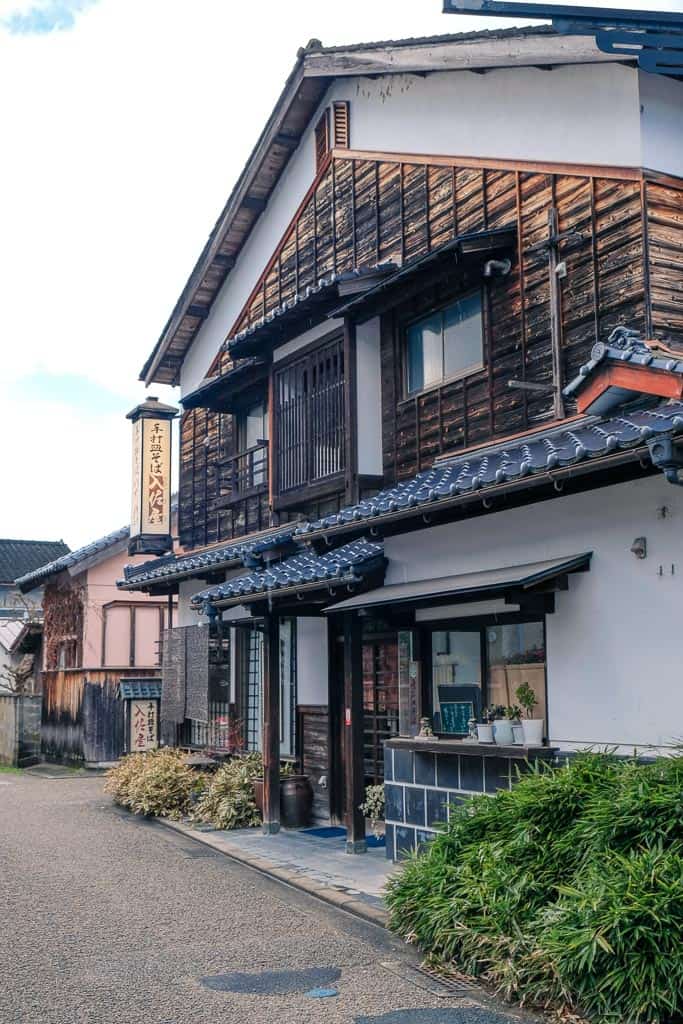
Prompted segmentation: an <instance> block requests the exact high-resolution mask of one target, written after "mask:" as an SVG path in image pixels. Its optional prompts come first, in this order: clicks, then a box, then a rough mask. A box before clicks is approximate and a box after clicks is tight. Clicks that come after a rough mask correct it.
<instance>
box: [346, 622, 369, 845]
mask: <svg viewBox="0 0 683 1024" xmlns="http://www.w3.org/2000/svg"><path fill="white" fill-rule="evenodd" d="M361 643H362V636H361V620H360V619H359V618H358V616H357V615H354V613H353V612H346V613H345V614H344V750H345V758H344V760H345V763H346V852H347V853H365V851H366V849H367V844H366V842H365V817H364V815H363V812H362V811H361V809H360V805H361V804H362V802H363V799H364V796H365V780H364V772H363V660H362V647H361Z"/></svg>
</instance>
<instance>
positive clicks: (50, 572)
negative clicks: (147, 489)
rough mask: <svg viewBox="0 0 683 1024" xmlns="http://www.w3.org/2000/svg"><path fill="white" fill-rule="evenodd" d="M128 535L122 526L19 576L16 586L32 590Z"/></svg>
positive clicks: (128, 531)
mask: <svg viewBox="0 0 683 1024" xmlns="http://www.w3.org/2000/svg"><path fill="white" fill-rule="evenodd" d="M129 534H130V527H129V526H122V527H121V529H120V530H114V532H113V533H108V534H107V535H106V537H100V539H99V540H94V541H92V542H91V543H90V544H86V545H85V546H84V547H82V548H78V550H77V551H71V552H69V553H68V554H63V555H62V557H61V558H55V559H54V560H53V561H51V562H46V563H43V564H41V565H40V566H39V567H38V568H36V569H34V570H33V571H32V572H27V573H26V574H25V575H23V576H20V577H19V578H18V579H17V584H18V586H19V587H20V589H21V590H23V591H24V592H25V591H27V590H32V589H33V588H34V587H37V586H40V584H41V583H43V582H44V581H45V580H46V579H47V578H48V577H49V576H54V575H55V574H56V573H58V572H63V571H64V570H65V569H72V568H73V567H74V566H75V565H78V564H79V563H80V562H85V561H86V559H88V558H92V557H93V555H97V554H99V553H100V551H106V550H107V549H108V548H110V547H113V545H114V544H118V543H119V541H122V540H125V539H126V538H127V537H128V536H129ZM67 551H68V549H67Z"/></svg>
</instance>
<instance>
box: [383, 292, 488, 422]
mask: <svg viewBox="0 0 683 1024" xmlns="http://www.w3.org/2000/svg"><path fill="white" fill-rule="evenodd" d="M472 295H479V297H480V300H481V362H480V363H477V365H476V366H468V367H466V368H465V369H463V370H460V371H458V372H457V373H451V374H448V376H445V375H444V376H443V377H441V378H440V379H439V380H435V381H432V382H431V383H429V384H425V385H424V386H423V387H421V388H416V389H415V390H414V391H411V390H410V389H409V386H408V382H409V363H408V331H409V330H410V328H411V327H414V326H415V325H416V324H419V323H420V322H421V321H422V320H429V318H430V317H432V316H435V315H436V314H437V313H441V314H442V327H441V364H442V366H443V365H444V362H445V350H444V344H443V314H444V313H445V311H446V310H447V309H449V308H450V307H451V306H454V305H455V304H456V303H457V302H460V301H462V300H463V299H467V298H469V297H470V296H472ZM486 298H487V296H486V286H485V285H484V284H481V285H479V286H478V287H475V288H469V289H467V291H463V292H458V293H456V294H455V295H452V296H451V297H450V298H449V299H448V300H447V301H445V302H439V303H437V304H435V305H434V306H432V307H430V308H429V309H427V310H425V311H424V312H422V313H420V314H419V316H412V317H406V318H405V319H404V320H402V321H401V325H400V338H401V381H402V388H401V390H402V397H401V401H403V402H407V401H410V400H413V399H415V398H417V397H419V396H420V395H424V394H427V393H428V392H430V391H434V390H435V389H436V388H441V387H443V386H444V385H445V384H451V383H453V382H454V381H458V380H464V379H466V378H467V377H472V376H474V375H475V374H477V373H481V372H482V370H486V368H487V315H486V310H487V302H486Z"/></svg>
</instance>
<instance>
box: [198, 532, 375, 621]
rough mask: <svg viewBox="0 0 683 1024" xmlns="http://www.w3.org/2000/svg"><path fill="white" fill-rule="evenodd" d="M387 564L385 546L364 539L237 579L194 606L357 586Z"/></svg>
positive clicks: (207, 593) (204, 593) (203, 596)
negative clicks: (326, 588)
mask: <svg viewBox="0 0 683 1024" xmlns="http://www.w3.org/2000/svg"><path fill="white" fill-rule="evenodd" d="M383 564H384V549H383V547H382V545H381V544H376V543H372V542H371V541H368V540H364V539H361V540H355V541H352V542H351V543H350V544H345V545H344V546H343V547H340V548H337V549H336V550H334V551H328V552H326V553H325V554H324V555H316V554H315V552H313V551H309V550H306V551H302V552H301V554H298V555H293V556H292V557H291V558H287V559H285V560H284V561H282V562H277V563H275V564H274V565H271V566H269V567H268V568H267V569H263V570H261V571H260V572H252V573H246V574H245V575H244V576H236V577H234V578H233V579H231V580H227V581H226V582H225V583H220V584H218V585H217V586H214V587H209V588H207V589H206V590H202V591H201V592H200V593H198V594H195V595H194V596H193V598H192V601H191V603H192V605H193V607H194V608H195V609H197V610H198V609H200V608H201V607H203V606H204V605H206V604H207V603H209V604H214V603H215V604H242V603H244V602H247V603H248V602H251V601H254V600H256V599H257V598H259V597H263V596H265V595H271V594H273V593H274V592H276V591H277V592H278V594H282V593H288V592H290V591H293V590H297V589H300V588H302V587H305V586H306V585H309V586H311V587H312V588H314V587H315V585H316V584H317V585H318V586H320V585H325V586H329V585H330V584H333V583H336V584H339V585H345V584H349V585H354V584H358V583H361V582H362V581H363V579H364V577H365V576H367V574H368V573H370V572H372V571H373V570H374V569H377V568H379V567H380V566H382V565H383Z"/></svg>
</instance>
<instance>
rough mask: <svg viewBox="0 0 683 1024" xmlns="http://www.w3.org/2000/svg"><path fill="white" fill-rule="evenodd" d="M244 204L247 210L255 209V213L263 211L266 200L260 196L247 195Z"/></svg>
mask: <svg viewBox="0 0 683 1024" xmlns="http://www.w3.org/2000/svg"><path fill="white" fill-rule="evenodd" d="M242 206H244V207H245V208H246V209H247V210H253V212H254V213H261V212H262V211H263V210H265V208H266V200H265V199H262V198H261V197H260V196H245V197H244V199H243V200H242Z"/></svg>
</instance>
